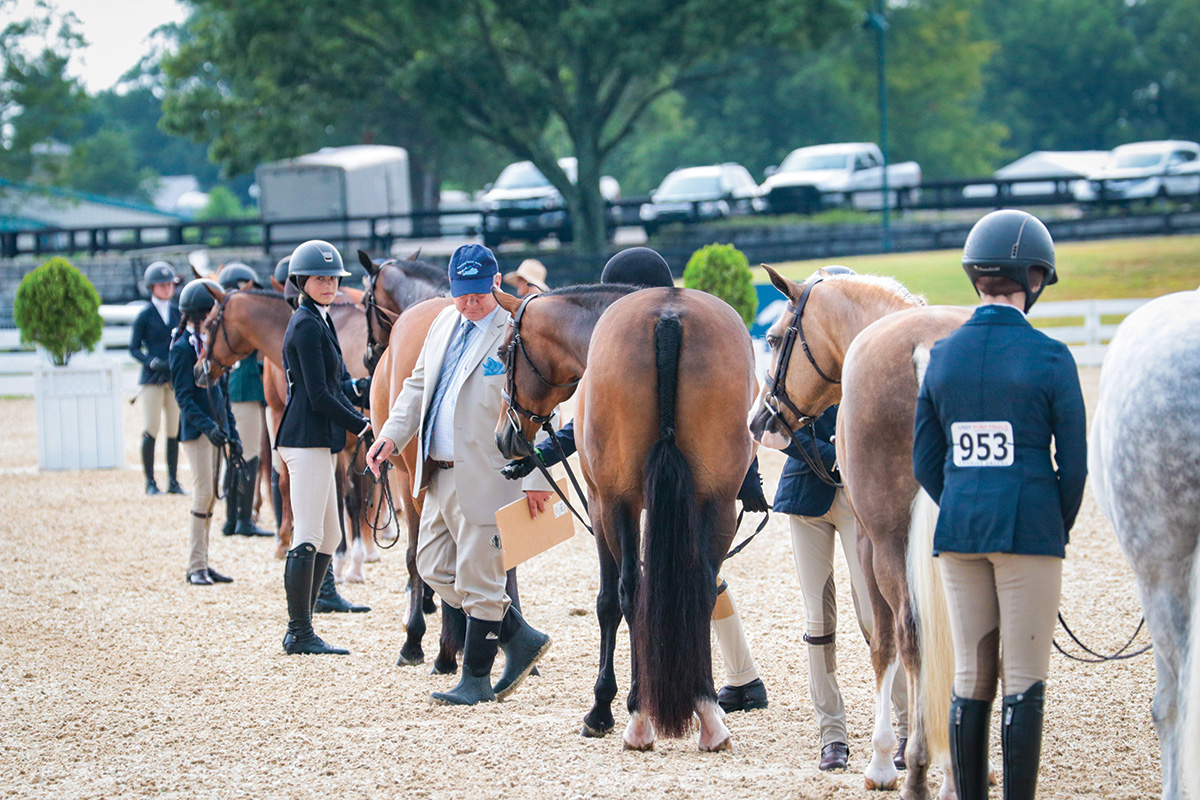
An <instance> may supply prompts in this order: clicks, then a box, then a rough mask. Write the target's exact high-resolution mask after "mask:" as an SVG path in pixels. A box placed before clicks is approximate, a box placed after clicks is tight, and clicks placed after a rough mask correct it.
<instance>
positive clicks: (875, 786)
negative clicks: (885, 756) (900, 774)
mask: <svg viewBox="0 0 1200 800" xmlns="http://www.w3.org/2000/svg"><path fill="white" fill-rule="evenodd" d="M863 781H864V783H865V785H866V789H867V791H870V792H894V791H896V784H897V783H898V782H899V778H892V779H891V780H890V781H885V782H883V783H877V782H876V781H873V780H871V779H870V778H864V779H863Z"/></svg>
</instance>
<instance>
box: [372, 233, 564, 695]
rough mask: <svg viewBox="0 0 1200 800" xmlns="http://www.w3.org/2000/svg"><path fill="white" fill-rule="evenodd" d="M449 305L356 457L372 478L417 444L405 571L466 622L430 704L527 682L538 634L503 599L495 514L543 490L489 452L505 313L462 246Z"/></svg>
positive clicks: (539, 505) (482, 269)
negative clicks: (457, 658) (500, 657)
mask: <svg viewBox="0 0 1200 800" xmlns="http://www.w3.org/2000/svg"><path fill="white" fill-rule="evenodd" d="M449 272H450V293H451V295H452V296H453V297H454V306H453V307H449V308H447V309H446V310H445V311H443V312H442V313H441V314H440V315H438V317H437V318H436V319H435V320H434V322H433V326H432V327H431V328H430V329H429V335H428V336H427V337H426V339H425V345H424V346H423V347H422V348H421V354H420V356H418V358H417V364H416V367H414V369H413V373H412V375H411V376H410V377H409V378H408V379H407V380H406V381H405V382H404V386H403V387H402V388H401V390H400V396H399V397H397V398H396V402H395V403H394V404H393V405H392V410H391V412H390V414H389V416H388V421H387V422H386V423H385V424H384V426H383V428H382V429H381V430H380V431H379V438H378V439H377V440H376V442H375V444H374V445H373V446H372V447H371V450H370V451H369V453H368V456H367V458H368V462H367V463H368V465H369V466H370V467H371V469H372V470H373V471H377V470H378V467H379V464H381V463H382V462H383V460H384V459H385V458H387V457H388V456H389V455H390V454H392V453H393V452H396V451H398V450H400V449H403V448H404V447H405V446H406V445H407V444H408V442H409V441H410V440H411V439H412V438H413V437H414V436H416V437H418V439H417V442H418V445H417V447H418V466H417V474H416V475H415V476H414V477H415V479H416V480H415V486H418V487H419V486H424V485H425V484H426V483H428V491H427V494H426V497H425V506H424V509H423V510H422V512H421V530H420V535H419V538H418V542H417V571H418V572H419V573H420V575H421V577H422V578H423V579H424V580H425V582H426V583H428V584H429V585H430V586H432V587H433V589H434V590H435V591H436V592H437V593H438V595H440V596H441V598H442V600H444V601H445V602H446V603H449V604H450V605H452V606H454V607H456V608H461V609H462V610H463V612H464V613H465V614H466V616H467V637H466V645H465V647H464V649H463V671H462V679H461V680H460V681H459V684H458V685H457V686H455V687H454V688H453V689H451V690H450V691H449V692H434V693H433V699H434V701H435V702H440V703H445V704H450V705H474V704H476V703H479V702H486V701H491V700H496V699H504V698H505V697H507V696H508V695H509V694H510V693H512V692H513V691H514V690H515V689H516V688H517V686H518V685H520V683H521V682H522V681H523V680H524V679H525V678H526V676H528V675H529V672H530V671H531V670H532V669H533V667H534V665H535V664H536V663H537V661H538V659H540V658H541V657H542V656H543V655H545V653H546V651H547V650H548V649H549V648H550V637H549V636H547V635H546V634H544V633H540V632H538V631H536V630H534V629H533V628H532V627H531V626H530V625H529V623H527V622H526V621H525V620H524V619H523V618H522V617H521V613H520V612H519V611H518V610H517V609H516V608H515V607H513V606H511V605H510V601H509V597H508V595H507V594H506V593H505V589H504V583H505V573H504V560H503V553H502V552H501V550H500V539H499V531H498V529H497V527H496V511H497V510H498V509H499V508H501V507H502V506H505V505H508V504H509V503H512V502H513V501H514V500H517V499H520V497H521V490H522V489H523V490H524V491H525V494H526V495H527V497H528V499H529V507H530V512H531V514H534V515H536V514H537V513H538V512H539V511H542V510H545V503H546V500H547V499H548V498H549V496H550V491H549V490H550V488H551V487H550V485H549V484H548V483H547V482H546V481H545V479H544V478H543V477H542V476H541V475H531V476H529V477H528V478H526V479H525V480H524V481H523V482H522V484H521V487H520V488H518V487H516V486H515V485H514V484H513V483H511V482H509V481H507V480H505V479H504V477H503V476H502V475H501V474H500V468H501V467H503V466H504V465H505V463H506V459H505V458H504V456H502V455H501V454H500V451H499V450H498V449H497V448H496V439H495V428H496V419H497V417H498V416H499V415H500V407H501V402H502V400H501V391H502V390H503V388H504V368H503V365H502V364H501V363H500V362H499V361H498V360H497V359H496V350H497V348H498V347H499V346H500V343H501V342H502V341H503V338H504V335H505V331H506V329H507V327H508V323H509V319H510V318H509V315H508V312H506V311H505V310H504V309H502V308H500V307H499V305H498V304H497V303H496V299H495V298H494V297H493V296H492V287H494V286H498V285H499V284H500V273H499V269H498V268H497V265H496V258H495V256H494V255H492V252H491V250H489V249H487V248H486V247H482V246H480V245H476V244H468V245H463V246H462V247H460V248H458V249H457V250H455V251H454V255H453V256H451V258H450V269H449ZM498 648H502V649H503V650H504V658H505V665H504V673H503V674H502V675H501V677H500V680H499V681H498V682H497V683H496V685H495V686H494V687H493V686H492V682H491V671H492V663H493V661H494V660H495V658H496V651H497V649H498Z"/></svg>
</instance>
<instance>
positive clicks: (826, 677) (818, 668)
mask: <svg viewBox="0 0 1200 800" xmlns="http://www.w3.org/2000/svg"><path fill="white" fill-rule="evenodd" d="M789 520H790V521H791V529H792V555H793V557H794V558H795V560H796V575H797V577H799V579H800V592H801V594H803V595H804V611H805V633H806V634H807V638H808V639H809V640H812V641H810V643H809V645H808V689H809V692H810V694H811V695H812V701H813V711H814V712H815V714H816V718H817V725H818V726H819V727H820V729H821V744H822V746H824V745H827V744H830V743H832V742H849V739H847V738H846V737H847V732H846V706H845V703H844V702H843V701H842V692H841V689H840V688H839V687H838V682H837V645H836V641H835V636H836V633H837V618H838V615H837V585H836V583H835V582H834V578H833V557H834V546H835V542H836V541H837V540H839V539H840V540H841V543H842V555H843V556H845V558H846V568H847V571H849V573H850V597H851V599H852V600H853V602H854V612H855V615H856V616H857V618H858V626H859V630H861V631H862V635H863V638H864V639H866V640H867V641H868V642H869V641H870V640H871V631H872V629H873V627H874V614H873V613H872V611H871V601H870V595H869V593H868V591H867V581H866V578H864V577H863V572H862V565H861V564H860V563H859V561H858V521H857V520H856V519H855V518H854V511H853V509H851V508H850V500H849V498H848V497H847V495H846V490H845V489H839V490H838V491H837V494H836V495H834V498H833V505H832V506H830V508H829V511H828V512H826V513H825V514H824V515H822V516H820V517H799V516H791V517H789ZM892 704H893V705H894V706H895V708H896V719H897V722H898V723H899V724H898V727H899V729H900V731H899V733H900V736H901V737H905V736H907V735H908V687H907V683H906V681H905V675H904V668H903V667H901V668H900V670H899V671H898V673H897V675H896V680H895V681H894V682H893V683H892Z"/></svg>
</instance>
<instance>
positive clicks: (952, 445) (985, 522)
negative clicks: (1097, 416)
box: [913, 305, 1087, 558]
mask: <svg viewBox="0 0 1200 800" xmlns="http://www.w3.org/2000/svg"><path fill="white" fill-rule="evenodd" d="M1006 425H1007V426H1011V437H1012V441H1007V439H1008V434H1007V432H1006V431H1005V430H1004V428H1005V426H1006ZM1085 427H1086V423H1085V417H1084V404H1083V394H1082V392H1081V391H1080V388H1079V371H1078V368H1077V367H1076V366H1075V360H1074V359H1073V358H1072V357H1071V353H1070V351H1069V350H1068V349H1067V347H1066V345H1064V344H1062V343H1061V342H1057V341H1055V340H1053V339H1051V338H1050V337H1048V336H1046V335H1045V334H1043V333H1041V332H1040V331H1037V330H1036V329H1034V328H1033V326H1032V325H1030V324H1029V321H1028V320H1027V319H1025V315H1024V314H1022V313H1021V312H1020V311H1019V310H1018V309H1016V308H1013V307H1011V306H1004V305H985V306H980V307H979V308H978V309H977V310H976V311H975V313H974V314H973V315H972V316H971V318H970V319H969V320H968V321H967V323H966V324H965V325H963V326H962V328H960V329H959V330H957V331H955V332H954V333H953V334H951V335H950V336H948V337H946V338H945V339H943V340H941V341H940V342H938V343H937V344H936V345H934V347H933V350H932V352H931V354H930V358H929V367H928V369H927V371H926V373H925V380H924V383H923V384H922V386H921V392H920V395H919V396H918V398H917V413H916V421H915V431H914V437H913V473H914V475H915V476H916V478H917V480H918V481H919V482H920V484H921V485H922V486H923V487H925V490H926V491H927V492H928V493H929V495H930V497H932V498H933V499H934V500H935V501H937V502H938V503H939V505H940V506H941V511H940V513H939V515H938V522H937V529H936V531H935V533H934V553H940V552H955V553H993V552H1000V553H1015V554H1019V555H1046V556H1058V557H1060V558H1061V557H1062V556H1064V555H1065V554H1066V544H1067V540H1068V536H1069V533H1070V531H1071V526H1072V525H1073V524H1074V523H1075V515H1076V514H1077V513H1078V512H1079V504H1080V502H1081V501H1082V499H1083V486H1084V482H1085V480H1086V478H1087V441H1086V433H1085ZM1051 439H1053V440H1054V446H1055V457H1054V458H1055V461H1057V463H1058V468H1057V470H1056V469H1055V465H1054V462H1053V461H1051V457H1050V443H1051ZM981 461H982V465H974V464H979V463H980V462H981Z"/></svg>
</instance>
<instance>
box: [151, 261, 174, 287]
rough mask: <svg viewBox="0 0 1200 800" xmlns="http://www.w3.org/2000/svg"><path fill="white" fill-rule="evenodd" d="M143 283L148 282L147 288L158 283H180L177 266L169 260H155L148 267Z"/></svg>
mask: <svg viewBox="0 0 1200 800" xmlns="http://www.w3.org/2000/svg"><path fill="white" fill-rule="evenodd" d="M142 283H144V284H146V288H147V289H149V288H150V287H151V286H153V285H154V284H156V283H179V276H178V275H176V274H175V268H174V267H172V266H171V265H170V264H168V263H167V262H165V261H155V262H154V263H153V264H151V265H150V266H148V267H146V273H145V275H143V276H142Z"/></svg>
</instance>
